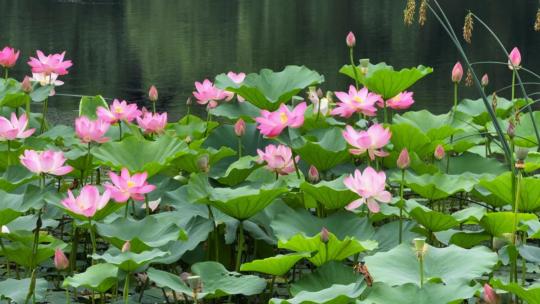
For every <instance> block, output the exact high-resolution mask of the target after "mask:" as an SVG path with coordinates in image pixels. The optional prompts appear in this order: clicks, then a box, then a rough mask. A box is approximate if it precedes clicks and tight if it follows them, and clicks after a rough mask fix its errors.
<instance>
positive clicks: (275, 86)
mask: <svg viewBox="0 0 540 304" xmlns="http://www.w3.org/2000/svg"><path fill="white" fill-rule="evenodd" d="M323 81H324V77H323V76H321V75H319V73H317V72H315V71H312V70H310V69H308V68H306V67H304V66H292V65H289V66H287V67H285V69H284V70H283V71H281V72H274V71H272V70H269V69H263V70H261V71H260V72H259V74H255V73H252V74H248V75H247V76H246V78H245V79H244V81H243V82H242V83H240V84H237V83H235V82H233V81H232V80H231V79H230V78H229V77H228V76H227V75H226V74H219V75H218V76H216V82H215V84H216V86H217V87H219V88H221V89H225V90H227V91H230V92H234V93H237V94H238V95H240V96H242V97H244V98H245V99H246V101H247V102H249V103H251V104H253V105H254V106H256V107H257V108H259V109H266V110H270V111H274V110H277V108H279V105H280V104H282V103H285V102H287V101H289V100H291V99H292V97H293V96H295V95H296V94H298V93H299V92H300V91H301V90H303V89H305V88H307V87H309V86H313V85H317V84H320V83H322V82H323Z"/></svg>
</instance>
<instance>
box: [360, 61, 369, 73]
mask: <svg viewBox="0 0 540 304" xmlns="http://www.w3.org/2000/svg"><path fill="white" fill-rule="evenodd" d="M368 67H369V58H363V59H360V72H362V74H364V75H366V74H367V73H368Z"/></svg>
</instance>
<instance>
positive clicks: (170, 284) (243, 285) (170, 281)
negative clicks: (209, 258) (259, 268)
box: [148, 262, 266, 299]
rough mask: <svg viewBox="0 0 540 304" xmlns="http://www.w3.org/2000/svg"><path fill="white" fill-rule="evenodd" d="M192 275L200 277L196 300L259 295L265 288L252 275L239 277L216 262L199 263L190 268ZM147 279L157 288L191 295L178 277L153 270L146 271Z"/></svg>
mask: <svg viewBox="0 0 540 304" xmlns="http://www.w3.org/2000/svg"><path fill="white" fill-rule="evenodd" d="M191 272H192V273H193V275H198V276H200V279H201V286H202V290H201V292H199V293H198V294H197V297H198V299H203V298H207V299H208V298H210V299H212V298H220V297H224V296H227V295H236V294H242V295H246V296H250V295H255V294H259V293H261V292H262V291H263V290H264V289H265V288H266V281H265V280H264V279H261V278H259V277H257V276H253V275H241V274H239V273H237V272H229V271H227V269H225V267H223V265H221V264H219V263H217V262H199V263H196V264H194V265H193V266H191ZM148 277H149V278H150V280H152V281H154V282H155V283H156V285H157V286H160V287H167V288H170V289H172V290H174V291H176V292H182V293H186V294H189V295H191V294H192V289H191V288H190V287H188V286H187V285H186V284H185V283H184V282H183V281H182V280H181V279H180V277H179V276H178V275H174V274H171V273H168V272H165V271H161V270H157V269H154V268H150V269H148Z"/></svg>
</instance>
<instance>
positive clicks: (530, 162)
mask: <svg viewBox="0 0 540 304" xmlns="http://www.w3.org/2000/svg"><path fill="white" fill-rule="evenodd" d="M538 169H540V153H539V152H534V151H530V152H529V153H528V155H527V158H526V159H525V168H524V170H525V172H527V173H529V172H533V171H536V170H538Z"/></svg>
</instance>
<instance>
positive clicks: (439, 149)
mask: <svg viewBox="0 0 540 304" xmlns="http://www.w3.org/2000/svg"><path fill="white" fill-rule="evenodd" d="M445 155H446V153H445V151H444V147H443V145H441V144H438V145H437V147H436V148H435V152H434V153H433V156H435V158H436V159H438V160H441V159H443V158H444V156H445Z"/></svg>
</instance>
